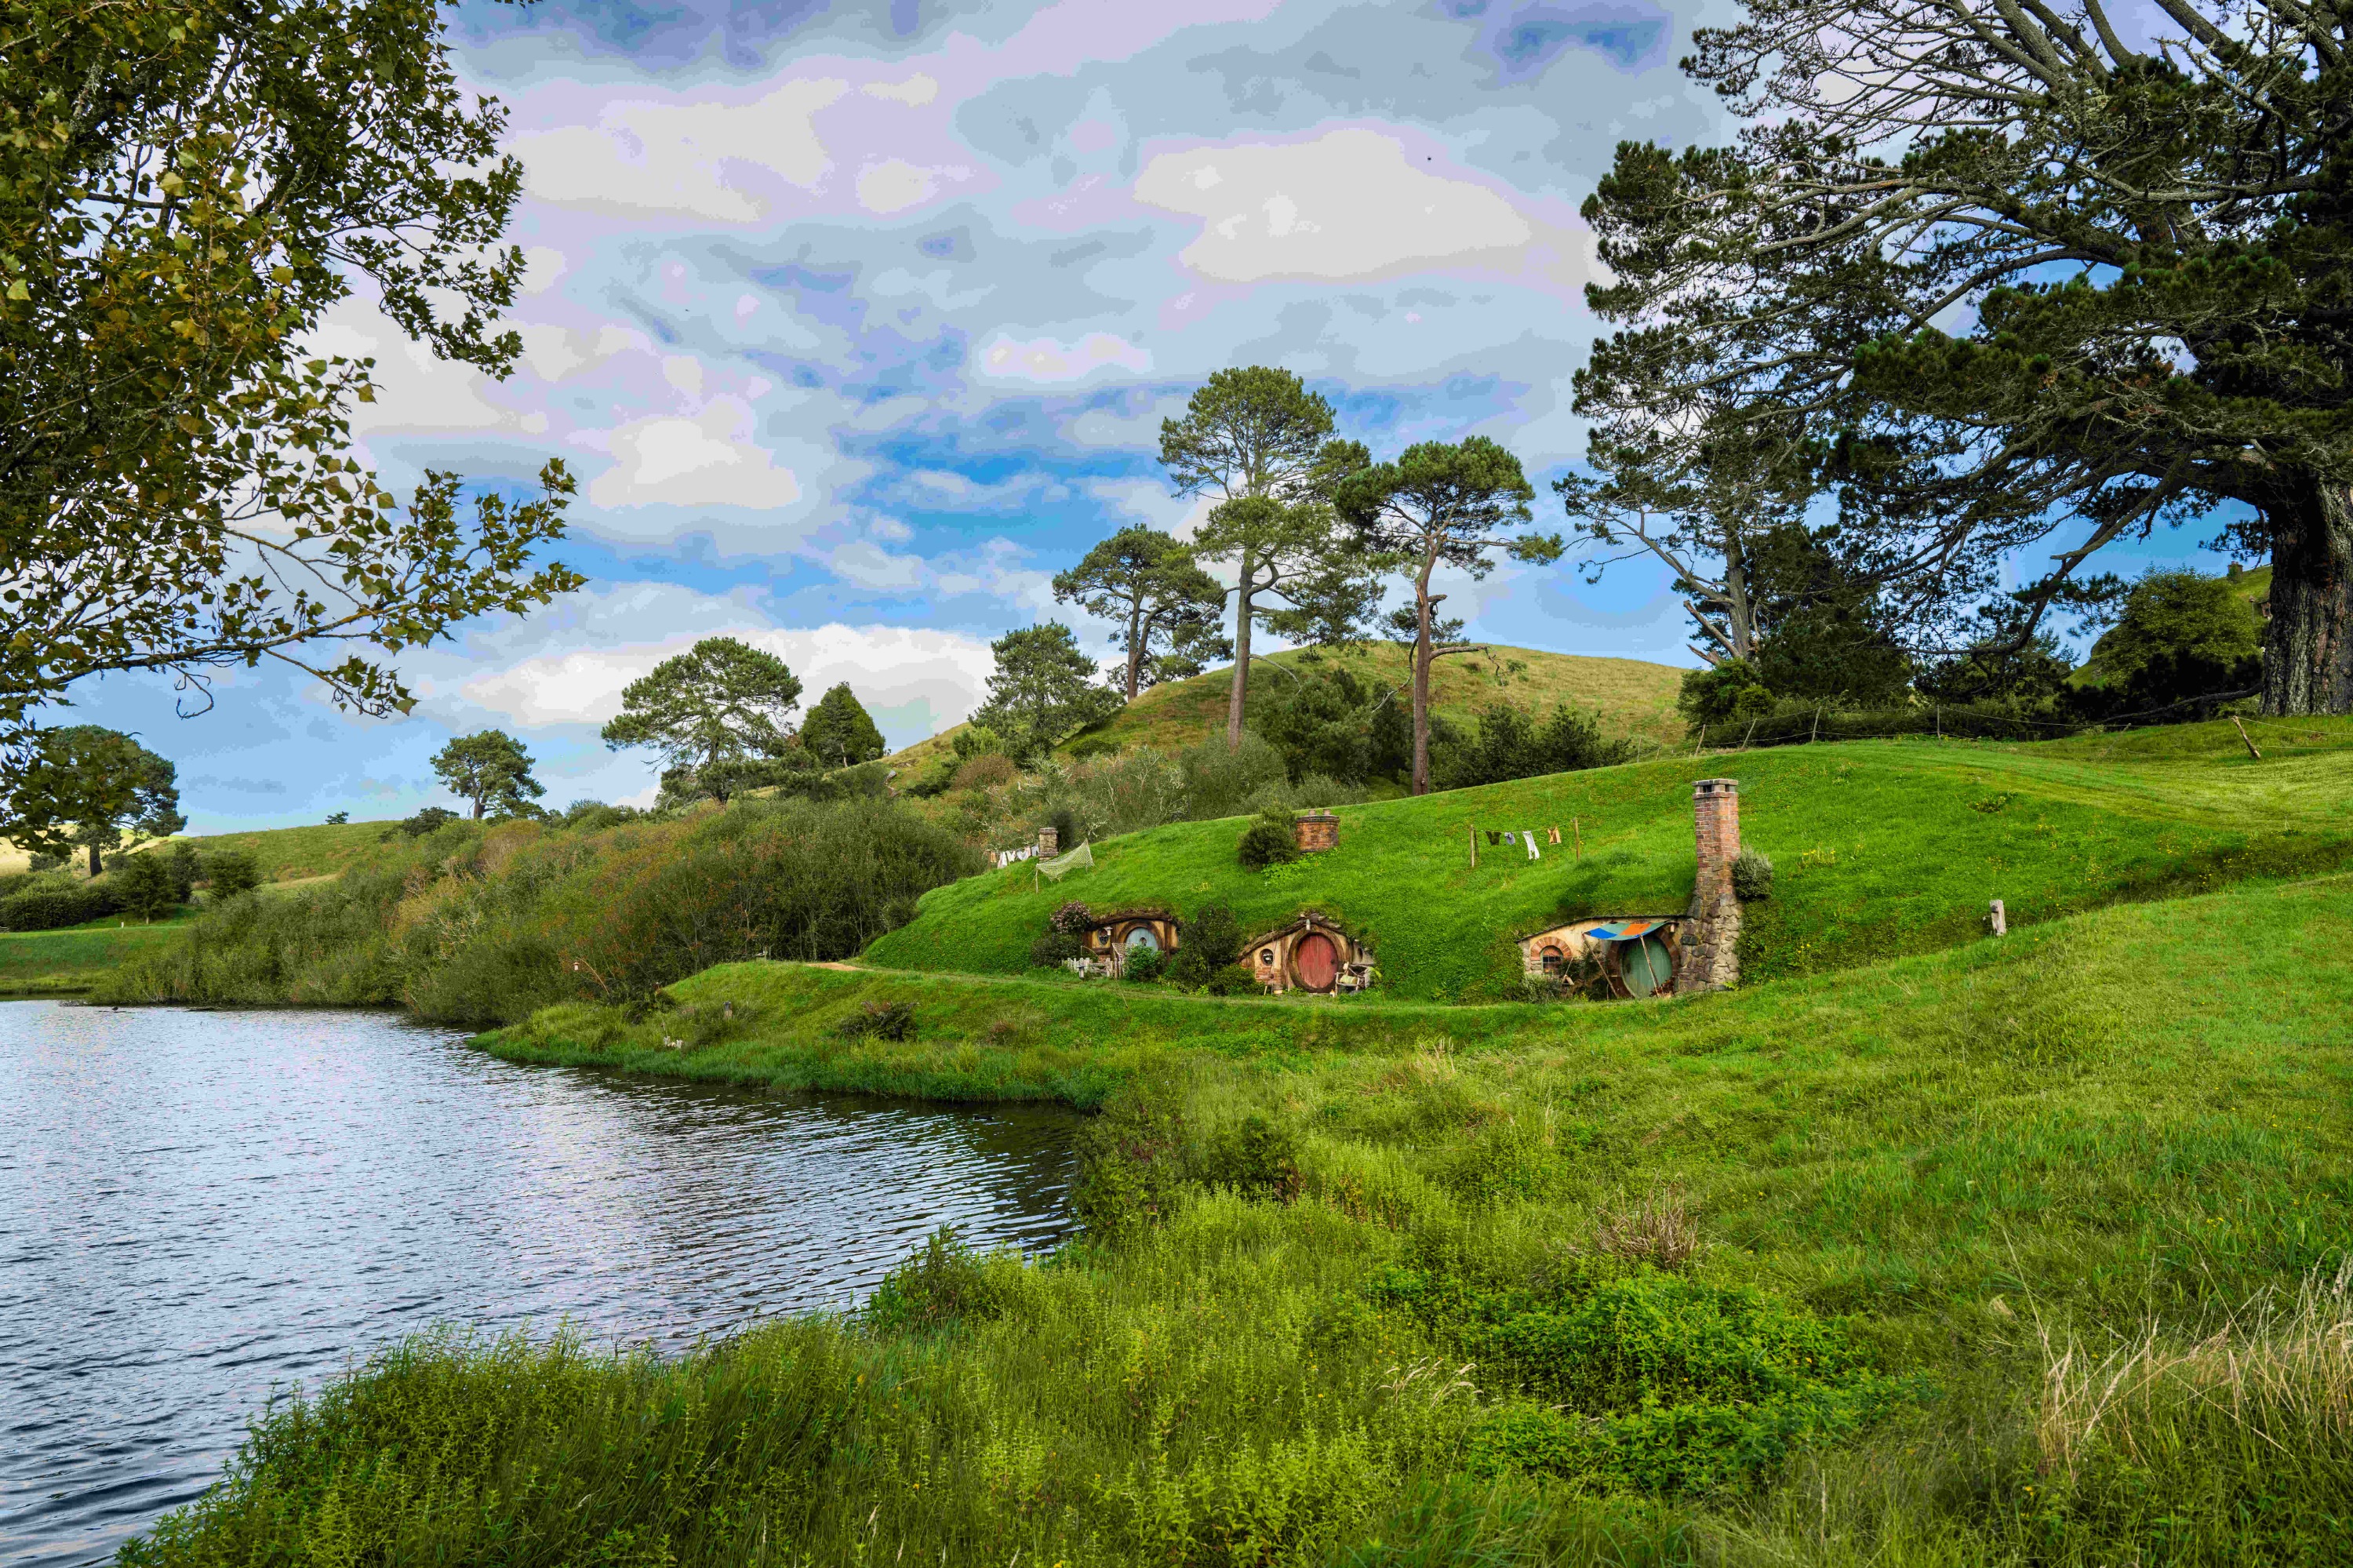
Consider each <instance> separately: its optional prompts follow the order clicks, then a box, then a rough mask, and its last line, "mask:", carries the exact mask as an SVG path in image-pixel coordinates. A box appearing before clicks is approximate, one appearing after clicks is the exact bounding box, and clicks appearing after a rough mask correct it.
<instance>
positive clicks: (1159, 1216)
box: [1071, 1085, 1185, 1241]
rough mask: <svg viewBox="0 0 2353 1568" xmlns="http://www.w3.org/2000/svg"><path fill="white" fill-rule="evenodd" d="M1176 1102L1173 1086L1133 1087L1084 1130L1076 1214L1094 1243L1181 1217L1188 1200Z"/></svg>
mask: <svg viewBox="0 0 2353 1568" xmlns="http://www.w3.org/2000/svg"><path fill="white" fill-rule="evenodd" d="M1175 1101H1176V1096H1175V1095H1173V1094H1171V1093H1169V1092H1167V1089H1166V1086H1159V1085H1154V1086H1129V1087H1128V1088H1126V1089H1123V1090H1122V1091H1120V1093H1119V1094H1117V1095H1116V1096H1114V1097H1113V1098H1112V1099H1111V1101H1110V1102H1109V1103H1107V1104H1106V1105H1105V1106H1104V1107H1103V1109H1102V1111H1100V1112H1099V1113H1097V1114H1096V1116H1095V1117H1094V1118H1092V1120H1090V1121H1089V1122H1088V1123H1087V1125H1086V1126H1084V1127H1082V1128H1080V1129H1079V1136H1078V1139H1077V1145H1078V1157H1079V1171H1078V1176H1077V1179H1076V1180H1075V1181H1072V1182H1071V1211H1072V1212H1073V1213H1076V1214H1077V1215H1078V1218H1079V1223H1080V1224H1082V1225H1083V1226H1085V1227H1086V1232H1087V1234H1089V1235H1090V1236H1092V1237H1095V1238H1097V1239H1099V1240H1104V1241H1116V1240H1118V1239H1120V1238H1122V1237H1124V1236H1127V1235H1131V1234H1134V1233H1135V1232H1137V1231H1139V1230H1142V1229H1144V1228H1145V1227H1146V1226H1148V1225H1152V1224H1156V1223H1158V1222H1159V1221H1161V1220H1164V1219H1166V1218H1167V1217H1168V1216H1169V1215H1171V1214H1173V1213H1176V1206H1177V1204H1178V1203H1180V1202H1182V1201H1183V1198H1184V1192H1185V1163H1184V1156H1185V1138H1184V1130H1185V1128H1184V1121H1183V1119H1182V1118H1180V1117H1179V1116H1178V1115H1177V1114H1176V1112H1175V1111H1173V1110H1171V1109H1169V1108H1168V1107H1169V1106H1170V1105H1171V1104H1172V1103H1174V1102H1175Z"/></svg>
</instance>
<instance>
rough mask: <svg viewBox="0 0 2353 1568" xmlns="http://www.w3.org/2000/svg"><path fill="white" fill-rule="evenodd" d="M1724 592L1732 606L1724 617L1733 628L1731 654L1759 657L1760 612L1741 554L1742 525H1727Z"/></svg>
mask: <svg viewBox="0 0 2353 1568" xmlns="http://www.w3.org/2000/svg"><path fill="white" fill-rule="evenodd" d="M1724 594H1725V598H1726V599H1730V600H1731V601H1732V602H1731V605H1730V607H1729V609H1728V612H1727V613H1726V615H1725V623H1726V624H1727V625H1728V626H1729V627H1730V629H1731V631H1732V656H1733V657H1734V658H1736V659H1741V660H1751V659H1754V658H1756V656H1757V611H1756V609H1754V608H1753V607H1752V606H1751V605H1750V604H1749V602H1748V563H1747V561H1746V559H1744V558H1743V557H1742V556H1741V554H1740V526H1739V524H1736V523H1726V524H1725V525H1724Z"/></svg>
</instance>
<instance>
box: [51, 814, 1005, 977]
mask: <svg viewBox="0 0 2353 1568" xmlns="http://www.w3.org/2000/svg"><path fill="white" fill-rule="evenodd" d="M978 863H979V856H978V855H977V854H976V853H975V852H973V851H972V850H970V849H968V848H966V847H965V845H963V844H962V843H960V842H957V841H956V840H955V838H953V837H952V836H951V835H949V834H948V833H946V832H944V831H943V830H941V829H938V828H935V827H933V826H931V825H930V824H927V823H925V822H923V821H918V820H916V819H914V818H912V817H909V816H908V815H906V814H905V813H903V812H901V811H899V810H894V809H893V808H892V807H891V806H889V805H887V804H885V803H883V802H881V801H875V800H844V801H836V802H824V803H819V802H812V801H807V800H785V801H746V802H742V803H739V804H737V805H735V806H733V807H731V808H729V809H728V810H725V811H707V812H703V813H702V814H699V815H696V816H693V817H690V818H687V819H683V820H672V821H649V822H634V823H628V824H624V825H620V826H615V827H607V828H604V829H601V830H587V831H583V830H576V829H575V830H565V829H561V828H558V829H550V828H546V827H543V826H542V825H540V824H538V823H533V822H510V823H503V824H501V825H499V826H496V827H493V828H491V829H489V830H488V831H487V832H485V831H481V830H478V829H475V828H473V827H472V826H471V825H470V824H462V823H453V824H450V825H448V826H447V827H444V828H441V829H438V830H437V831H436V832H432V833H429V834H427V835H425V836H424V837H422V838H420V839H417V840H415V841H406V842H397V843H395V844H391V845H386V846H385V847H384V849H383V850H382V852H381V853H379V855H378V856H377V857H376V858H375V859H374V860H373V861H371V862H369V863H365V864H364V865H360V866H355V867H354V868H353V869H352V870H350V871H347V872H345V873H344V874H343V876H342V877H340V878H339V879H337V880H336V881H334V882H333V883H331V884H324V885H319V886H317V887H311V888H304V889H301V890H299V891H295V892H290V893H287V892H280V893H278V894H276V895H247V896H245V897H241V898H236V899H232V900H229V901H227V903H225V904H224V905H223V906H221V907H220V908H219V909H218V910H216V911H214V912H212V913H210V914H208V915H207V916H206V917H205V918H203V919H201V920H199V921H197V922H196V923H195V925H194V926H192V927H188V928H187V930H186V933H185V936H184V937H183V938H181V939H180V940H179V941H177V942H176V943H174V945H173V946H172V947H170V948H167V949H165V950H164V951H162V952H159V953H154V954H153V955H151V956H148V957H145V958H142V959H138V960H136V961H134V962H132V963H130V964H127V965H125V966H124V967H123V968H122V969H120V970H118V971H116V972H115V973H114V974H113V975H111V976H109V977H107V978H106V979H105V980H103V981H102V982H100V986H99V987H98V989H97V991H96V993H95V994H97V995H98V996H99V997H100V999H101V1000H106V1001H214V1002H310V1003H386V1004H389V1003H397V1004H401V1005H405V1006H407V1007H409V1008H411V1009H413V1010H415V1011H416V1012H417V1013H419V1014H420V1015H422V1016H424V1017H427V1018H434V1019H446V1020H456V1021H462V1022H512V1021H514V1020H517V1019H520V1018H523V1017H526V1016H528V1015H529V1014H530V1013H532V1012H534V1011H536V1010H537V1009H539V1008H542V1007H546V1006H549V1005H551V1004H554V1003H556V1002H562V1001H577V1000H587V999H594V1000H596V1001H606V1002H611V1003H629V1002H635V1001H642V1000H643V999H645V998H646V997H648V996H649V995H651V994H652V993H653V992H654V991H657V990H658V989H659V988H660V987H661V986H663V985H666V984H668V983H669V982H670V981H672V980H680V979H682V978H684V977H685V976H687V975H691V974H693V973H695V972H697V971H699V970H701V969H707V968H709V967H710V966H712V965H713V964H717V963H724V962H731V961H734V960H738V959H756V958H779V959H783V958H791V959H839V958H847V957H849V955H851V954H853V953H856V952H857V951H859V950H860V948H863V947H865V946H866V945H867V944H868V943H870V942H871V941H872V940H873V939H874V938H877V937H879V936H881V934H882V933H884V932H885V931H888V930H889V929H891V928H892V927H893V926H895V925H898V924H901V923H902V922H904V921H905V920H906V919H908V918H909V917H910V916H912V915H913V910H914V906H915V900H916V899H917V898H918V897H919V896H920V895H922V894H923V893H924V892H925V891H927V890H928V889H930V888H932V887H934V886H936V885H939V884H940V883H941V882H944V881H946V880H948V879H950V878H952V877H955V876H959V875H965V874H970V873H971V872H973V871H975V870H976V869H977V868H978Z"/></svg>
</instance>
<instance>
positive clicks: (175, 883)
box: [164, 839, 205, 904]
mask: <svg viewBox="0 0 2353 1568" xmlns="http://www.w3.org/2000/svg"><path fill="white" fill-rule="evenodd" d="M164 865H165V866H167V867H169V868H170V870H171V874H172V902H173V903H174V904H185V903H187V902H189V901H190V900H191V899H193V898H195V895H196V883H197V881H198V880H199V879H200V878H202V877H203V875H204V874H205V873H204V866H203V863H201V862H199V861H198V860H197V859H196V846H195V845H194V844H192V843H190V842H188V841H187V840H185V839H181V840H178V841H176V842H174V844H173V845H172V853H171V856H170V858H168V859H167V860H165V861H164Z"/></svg>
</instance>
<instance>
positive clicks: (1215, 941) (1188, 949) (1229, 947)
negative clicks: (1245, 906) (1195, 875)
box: [1168, 904, 1242, 991]
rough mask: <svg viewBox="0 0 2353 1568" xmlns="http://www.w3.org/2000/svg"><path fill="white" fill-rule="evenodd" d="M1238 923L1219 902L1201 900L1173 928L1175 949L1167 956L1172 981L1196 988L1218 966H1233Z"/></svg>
mask: <svg viewBox="0 0 2353 1568" xmlns="http://www.w3.org/2000/svg"><path fill="white" fill-rule="evenodd" d="M1241 948H1242V928H1241V923H1240V921H1238V920H1236V919H1235V918H1234V912H1233V911H1232V910H1231V909H1230V908H1229V907H1227V906H1225V905H1223V904H1205V905H1203V906H1201V907H1200V908H1199V909H1198V910H1196V911H1194V913H1193V917H1192V918H1191V919H1189V920H1187V921H1185V922H1183V923H1182V924H1181V925H1179V926H1178V927H1177V928H1176V956H1175V957H1173V958H1171V959H1169V960H1168V980H1169V982H1170V983H1171V984H1173V985H1179V986H1183V987H1185V988H1186V989H1187V990H1188V991H1196V990H1199V989H1200V988H1202V987H1204V986H1207V985H1208V983H1209V981H1210V980H1211V978H1212V977H1214V976H1215V975H1216V974H1217V973H1218V971H1219V970H1220V969H1228V968H1231V967H1233V963H1234V959H1235V956H1236V955H1237V954H1239V953H1240V951H1241Z"/></svg>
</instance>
